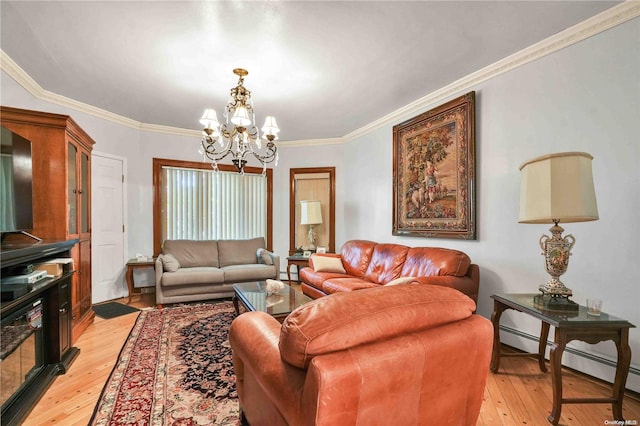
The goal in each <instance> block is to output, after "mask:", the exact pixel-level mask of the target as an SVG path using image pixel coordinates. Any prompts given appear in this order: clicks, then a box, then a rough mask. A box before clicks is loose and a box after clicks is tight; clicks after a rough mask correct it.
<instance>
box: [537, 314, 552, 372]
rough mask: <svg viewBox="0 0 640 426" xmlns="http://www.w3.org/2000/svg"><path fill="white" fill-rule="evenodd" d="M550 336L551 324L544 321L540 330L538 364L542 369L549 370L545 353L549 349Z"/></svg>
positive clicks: (543, 370)
mask: <svg viewBox="0 0 640 426" xmlns="http://www.w3.org/2000/svg"><path fill="white" fill-rule="evenodd" d="M548 338H549V324H547V323H546V322H544V321H543V322H542V329H541V330H540V341H539V342H538V365H539V366H540V371H542V372H543V373H546V372H547V364H545V362H544V353H545V351H546V349H547V339H548Z"/></svg>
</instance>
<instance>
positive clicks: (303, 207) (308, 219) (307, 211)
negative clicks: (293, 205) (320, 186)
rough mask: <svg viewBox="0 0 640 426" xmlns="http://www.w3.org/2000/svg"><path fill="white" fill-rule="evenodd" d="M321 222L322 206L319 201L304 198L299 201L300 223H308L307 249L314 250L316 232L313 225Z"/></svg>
mask: <svg viewBox="0 0 640 426" xmlns="http://www.w3.org/2000/svg"><path fill="white" fill-rule="evenodd" d="M321 223H322V208H321V206H320V201H317V200H305V201H300V224H301V225H309V233H308V234H307V239H308V240H309V249H311V250H315V248H316V240H317V234H316V231H315V230H314V229H313V225H319V224H321Z"/></svg>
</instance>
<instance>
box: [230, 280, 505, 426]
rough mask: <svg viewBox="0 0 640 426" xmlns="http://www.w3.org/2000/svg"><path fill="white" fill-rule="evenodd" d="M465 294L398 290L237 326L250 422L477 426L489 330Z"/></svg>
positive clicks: (234, 343) (239, 372)
mask: <svg viewBox="0 0 640 426" xmlns="http://www.w3.org/2000/svg"><path fill="white" fill-rule="evenodd" d="M474 309H475V303H474V302H473V301H472V300H471V299H470V298H469V297H467V296H465V295H463V294H462V293H460V292H459V291H456V290H453V289H450V288H446V287H440V286H424V285H412V284H406V285H398V286H392V287H378V288H372V289H366V290H362V291H354V292H344V293H338V294H334V295H331V296H329V297H323V298H320V299H317V300H314V301H312V302H309V303H307V304H305V305H303V306H301V307H300V308H298V309H296V310H295V311H294V312H292V313H291V314H290V315H289V316H288V317H287V318H286V320H285V321H284V323H283V324H280V323H279V322H278V321H277V320H276V319H274V318H273V317H271V316H269V315H268V314H266V313H264V312H247V313H244V314H241V315H240V316H238V317H237V318H236V319H235V320H234V321H233V323H232V325H231V329H230V332H229V341H230V343H231V348H232V352H233V364H234V369H235V373H236V378H237V382H236V386H237V391H238V396H239V399H240V408H241V412H242V415H243V417H244V420H246V421H248V423H249V424H250V425H252V426H261V425H268V426H276V425H296V426H304V425H319V426H323V425H326V426H336V425H340V426H346V425H367V426H374V425H381V426H388V425H404V426H408V425H442V424H452V425H475V424H476V421H477V419H478V415H479V413H480V407H481V405H482V397H483V393H484V387H485V383H486V379H487V373H488V369H489V361H490V358H491V347H492V338H493V328H492V326H491V322H490V321H489V320H487V319H486V318H483V317H481V316H478V315H475V314H473V313H472V312H473V311H474Z"/></svg>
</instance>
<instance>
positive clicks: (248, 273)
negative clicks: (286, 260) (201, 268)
mask: <svg viewBox="0 0 640 426" xmlns="http://www.w3.org/2000/svg"><path fill="white" fill-rule="evenodd" d="M222 271H223V272H224V281H225V282H227V283H234V282H238V283H240V282H246V281H260V280H266V279H267V278H275V277H276V268H275V266H273V265H264V264H262V263H255V264H253V265H246V264H245V265H229V266H223V267H222Z"/></svg>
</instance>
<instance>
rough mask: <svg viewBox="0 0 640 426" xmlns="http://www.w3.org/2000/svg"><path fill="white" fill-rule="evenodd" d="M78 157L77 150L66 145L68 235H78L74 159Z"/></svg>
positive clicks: (75, 165)
mask: <svg viewBox="0 0 640 426" xmlns="http://www.w3.org/2000/svg"><path fill="white" fill-rule="evenodd" d="M77 155H78V148H76V146H75V145H73V144H71V143H69V144H68V158H67V173H68V174H67V187H68V188H69V189H68V191H69V193H68V194H67V197H68V199H69V206H68V209H69V234H77V233H78V197H77V193H78V180H77V178H76V174H77V171H76V169H77V164H76V157H77Z"/></svg>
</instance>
